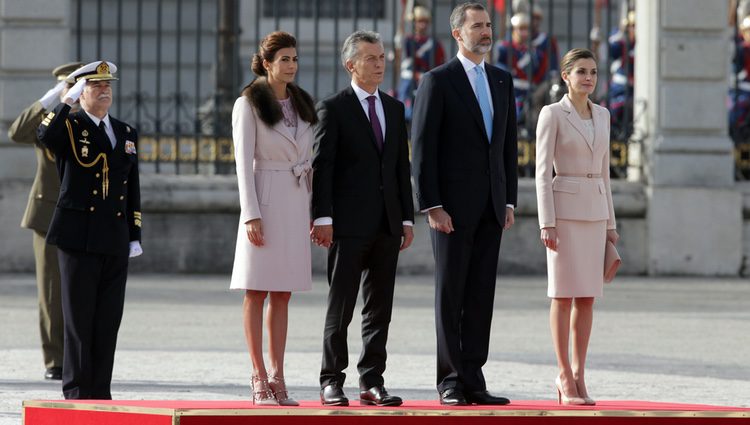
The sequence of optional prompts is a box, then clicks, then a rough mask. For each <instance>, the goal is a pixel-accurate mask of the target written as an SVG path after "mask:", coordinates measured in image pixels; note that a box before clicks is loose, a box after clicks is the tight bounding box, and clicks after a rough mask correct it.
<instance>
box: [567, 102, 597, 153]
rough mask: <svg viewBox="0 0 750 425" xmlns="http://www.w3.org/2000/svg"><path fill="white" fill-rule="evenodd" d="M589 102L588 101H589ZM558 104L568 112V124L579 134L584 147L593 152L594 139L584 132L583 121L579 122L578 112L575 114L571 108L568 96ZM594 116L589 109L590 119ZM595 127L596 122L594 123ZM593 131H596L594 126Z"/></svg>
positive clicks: (571, 104) (573, 108)
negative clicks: (584, 144) (584, 143)
mask: <svg viewBox="0 0 750 425" xmlns="http://www.w3.org/2000/svg"><path fill="white" fill-rule="evenodd" d="M589 102H590V101H589ZM560 103H561V104H562V105H563V109H564V110H565V111H567V112H568V116H567V118H568V122H570V124H571V125H573V127H574V128H575V129H576V130H577V131H578V132H579V133H580V134H581V137H583V140H584V141H585V142H586V145H587V146H588V147H589V149H591V151H592V152H593V151H594V139H593V138H591V134H590V133H589V132H588V131H587V130H586V127H585V126H584V125H583V120H581V117H580V116H578V112H576V110H575V107H574V106H573V103H572V102H571V101H570V99H568V96H567V95H565V96H563V98H562V100H561V101H560ZM594 115H595V112H594V108H593V107H591V117H592V119H593V117H594ZM594 124H595V125H596V122H594ZM594 131H596V126H595V127H594Z"/></svg>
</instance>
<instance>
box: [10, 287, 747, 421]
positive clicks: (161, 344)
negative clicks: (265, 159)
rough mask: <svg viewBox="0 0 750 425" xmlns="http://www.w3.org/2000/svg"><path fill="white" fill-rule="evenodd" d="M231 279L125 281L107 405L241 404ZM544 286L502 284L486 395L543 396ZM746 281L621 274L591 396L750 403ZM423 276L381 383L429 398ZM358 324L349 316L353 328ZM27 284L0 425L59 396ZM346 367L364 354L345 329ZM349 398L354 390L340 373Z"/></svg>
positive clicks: (306, 322)
mask: <svg viewBox="0 0 750 425" xmlns="http://www.w3.org/2000/svg"><path fill="white" fill-rule="evenodd" d="M228 279H229V277H228V276H195V275H190V276H183V275H134V276H131V278H130V280H129V282H128V293H127V301H126V305H125V316H124V319H123V323H122V328H121V331H120V339H119V345H118V351H117V359H116V364H115V371H114V382H113V395H114V397H115V398H118V399H216V400H222V399H223V400H230V399H231V400H238V399H246V398H247V397H248V393H249V389H248V387H249V384H248V382H249V375H250V372H249V370H250V361H249V358H248V356H247V354H246V349H245V343H244V338H243V334H242V327H241V322H240V320H241V311H240V303H241V294H240V293H238V292H230V291H229V290H228V289H227V287H228V285H229V282H228ZM545 285H546V282H545V280H544V278H542V277H503V278H500V279H499V280H498V286H497V294H496V299H495V306H496V309H495V315H494V319H493V327H492V329H493V333H492V345H491V353H490V360H489V362H488V363H487V365H486V366H485V369H484V370H485V374H486V377H487V381H488V386H489V388H490V389H491V390H492V391H493V392H496V393H498V394H502V395H506V396H509V397H510V398H511V399H519V400H520V399H552V398H553V397H554V396H555V393H554V390H553V386H552V385H553V378H554V376H555V368H554V366H553V365H554V356H553V353H552V349H551V345H550V338H549V331H548V316H547V309H548V301H547V299H546V297H545V294H546V292H545V289H546V287H545ZM325 297H326V285H325V283H324V281H323V278H322V277H319V278H317V279H316V280H315V283H314V289H313V291H312V292H310V293H303V294H299V295H295V296H294V297H293V298H292V304H291V311H290V315H291V317H290V332H289V342H288V349H287V360H286V368H287V383H288V384H289V386H290V387H291V392H292V395H293V396H295V397H296V398H298V399H316V398H317V392H318V387H317V373H318V368H319V366H320V347H321V334H322V322H323V316H324V310H325ZM748 303H750V282H749V281H747V280H739V279H694V278H669V279H665V278H660V279H653V278H618V280H617V281H616V282H615V283H614V284H613V285H611V286H608V287H607V288H606V290H605V298H603V299H602V300H601V301H600V302H598V304H597V307H596V308H597V310H596V316H595V325H594V333H593V337H592V341H591V347H590V357H589V370H588V373H587V378H588V383H589V385H588V386H589V391H590V393H591V394H592V396H594V397H595V398H599V399H620V400H625V399H630V400H651V401H672V402H684V403H708V404H720V405H734V406H745V407H750V308H748ZM432 304H433V291H432V278H431V277H429V276H402V277H399V279H398V287H397V290H396V300H395V309H394V318H393V322H392V325H391V336H390V339H389V347H388V348H389V368H388V370H387V372H386V377H385V378H386V385H387V386H388V387H389V389H390V390H391V392H392V393H395V394H398V395H401V396H404V397H406V398H411V399H432V398H434V397H436V393H435V391H434V389H433V388H434V382H433V381H434V369H435V357H434V351H435V348H434V347H435V336H434V330H433V324H434V319H433V308H432ZM357 320H358V314H357V316H355V323H358V322H357ZM36 322H37V310H36V287H35V284H34V279H33V276H31V275H0V329H1V331H0V424H1V425H6V424H18V423H20V422H21V402H22V401H23V400H27V399H55V398H60V397H61V392H60V385H59V382H46V381H44V380H43V379H41V376H42V373H43V368H42V360H41V354H40V349H39V347H38V346H39V343H38V339H39V338H38V331H37V327H36ZM349 341H350V351H351V353H352V355H351V356H350V359H351V360H350V364H352V365H355V364H356V359H357V355H358V353H359V349H360V342H359V327H358V325H356V324H355V325H352V326H351V327H350V336H349ZM349 372H350V379H348V381H347V388H346V389H347V392H348V394H349V396H350V398H355V397H352V396H355V394H356V392H355V391H356V370H354V369H353V368H352V367H350V368H349Z"/></svg>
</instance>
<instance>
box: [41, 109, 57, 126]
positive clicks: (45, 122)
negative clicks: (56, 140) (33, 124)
mask: <svg viewBox="0 0 750 425" xmlns="http://www.w3.org/2000/svg"><path fill="white" fill-rule="evenodd" d="M54 117H55V111H50V113H49V114H47V116H46V117H44V119H43V120H42V125H43V126H45V127H47V126H49V123H50V121H52V118H54Z"/></svg>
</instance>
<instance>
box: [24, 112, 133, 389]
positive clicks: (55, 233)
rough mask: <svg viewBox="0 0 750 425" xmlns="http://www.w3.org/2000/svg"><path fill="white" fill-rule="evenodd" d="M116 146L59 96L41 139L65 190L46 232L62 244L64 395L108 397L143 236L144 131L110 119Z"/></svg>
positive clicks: (61, 189)
mask: <svg viewBox="0 0 750 425" xmlns="http://www.w3.org/2000/svg"><path fill="white" fill-rule="evenodd" d="M109 119H110V123H111V125H112V128H113V130H114V133H115V137H116V139H117V142H116V145H115V147H114V149H113V148H112V145H111V143H110V141H109V138H108V137H107V135H106V133H105V132H104V130H102V129H100V128H99V127H97V126H96V125H94V122H93V121H92V120H91V118H89V116H88V115H87V114H86V112H84V111H83V110H81V111H78V112H74V113H70V106H69V105H67V104H65V103H61V104H59V105H58V106H57V107H56V108H55V109H54V110H53V111H52V112H50V113H49V114H48V115H47V117H46V118H45V119H44V121H42V125H41V126H40V127H39V130H38V136H39V140H40V141H41V142H42V144H44V146H46V147H47V148H49V149H50V150H51V151H52V152H54V154H55V157H56V165H57V170H58V173H59V175H60V182H61V185H60V197H59V200H58V202H57V207H56V208H55V213H54V216H53V217H52V222H51V224H50V228H49V231H48V233H47V241H48V242H49V243H50V244H53V245H57V247H58V252H59V260H60V274H61V281H62V292H63V297H62V301H63V315H64V318H65V359H64V366H63V393H64V395H65V398H76V399H109V398H111V394H110V382H111V380H112V366H113V363H114V353H115V345H116V342H117V331H118V329H119V326H120V320H121V318H122V311H123V302H124V299H125V281H126V279H127V268H128V253H129V247H128V246H129V243H130V241H140V239H141V213H140V209H141V208H140V187H139V181H138V155H137V151H136V146H137V142H138V136H137V133H136V131H135V129H134V128H133V127H131V126H129V125H127V124H125V123H123V122H121V121H118V120H116V119H114V118H112V117H110V118H109Z"/></svg>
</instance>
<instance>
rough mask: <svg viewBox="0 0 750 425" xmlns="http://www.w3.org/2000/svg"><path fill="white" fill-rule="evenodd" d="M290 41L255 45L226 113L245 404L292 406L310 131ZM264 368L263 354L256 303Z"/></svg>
mask: <svg viewBox="0 0 750 425" xmlns="http://www.w3.org/2000/svg"><path fill="white" fill-rule="evenodd" d="M296 44H297V42H296V40H295V38H294V37H293V36H292V35H290V34H288V33H285V32H280V31H279V32H273V33H271V34H269V35H267V36H266V37H265V38H264V39H263V40H262V41H261V43H260V48H259V50H258V53H256V54H255V55H254V56H253V63H252V70H253V72H254V73H255V74H256V75H257V76H258V78H257V79H255V80H254V81H253V82H252V83H250V84H249V85H248V86H247V87H245V89H244V90H243V92H242V96H241V97H240V98H239V99H237V101H236V102H235V103H234V109H233V110H232V137H233V139H234V153H235V160H236V162H237V180H238V185H239V194H240V206H241V212H240V222H239V228H238V232H237V248H236V251H235V257H234V268H233V270H232V283H231V285H230V286H231V288H233V289H243V290H245V299H244V303H243V321H244V327H245V337H246V339H247V346H248V349H249V351H250V359H251V360H252V363H253V374H252V393H253V403H255V404H262V405H269V404H270V405H274V404H281V405H285V406H290V405H292V406H294V405H297V404H298V403H297V402H296V401H294V400H293V399H291V398H289V394H288V392H287V390H286V384H285V382H284V350H285V346H286V335H287V318H288V304H289V299H290V297H291V293H292V292H294V291H306V290H309V289H310V288H311V287H312V278H311V268H310V236H309V232H310V188H311V185H310V179H311V177H312V175H311V164H310V156H311V154H312V143H313V128H312V124H314V123H315V122H316V121H317V117H316V114H315V107H314V104H313V101H312V98H311V97H310V95H308V94H307V93H306V92H305V91H304V90H302V89H301V88H299V87H297V86H296V85H295V84H294V76H295V75H296V73H297V50H296ZM266 298H269V302H268V309H267V312H266V325H267V327H268V334H269V342H270V344H269V345H270V346H269V350H268V354H269V368H268V369H266V367H265V362H264V359H263V346H262V344H263V305H264V304H265V300H266Z"/></svg>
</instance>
